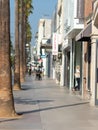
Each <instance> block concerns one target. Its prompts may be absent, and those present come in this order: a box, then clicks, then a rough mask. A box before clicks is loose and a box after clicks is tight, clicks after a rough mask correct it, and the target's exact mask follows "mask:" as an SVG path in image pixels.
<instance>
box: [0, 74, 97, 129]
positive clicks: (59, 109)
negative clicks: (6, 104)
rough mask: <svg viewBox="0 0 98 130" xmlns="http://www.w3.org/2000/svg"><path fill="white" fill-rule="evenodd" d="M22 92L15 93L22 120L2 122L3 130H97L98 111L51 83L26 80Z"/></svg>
mask: <svg viewBox="0 0 98 130" xmlns="http://www.w3.org/2000/svg"><path fill="white" fill-rule="evenodd" d="M22 88H23V90H21V91H14V99H15V108H16V111H17V113H22V114H23V115H22V117H21V118H19V119H12V118H11V119H0V130H97V129H98V108H96V107H91V106H89V102H88V101H84V100H82V99H80V98H79V97H78V96H76V95H74V94H70V93H68V91H67V89H65V88H61V87H59V86H58V85H56V84H55V81H53V80H52V79H48V78H46V79H43V80H41V81H38V80H35V79H34V77H32V76H31V77H28V76H26V82H25V83H24V84H22Z"/></svg>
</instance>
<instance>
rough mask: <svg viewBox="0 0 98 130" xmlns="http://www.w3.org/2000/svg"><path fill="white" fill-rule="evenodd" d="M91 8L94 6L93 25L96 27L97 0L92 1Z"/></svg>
mask: <svg viewBox="0 0 98 130" xmlns="http://www.w3.org/2000/svg"><path fill="white" fill-rule="evenodd" d="M93 8H94V14H93V20H94V25H95V26H96V27H98V0H95V1H94V3H93Z"/></svg>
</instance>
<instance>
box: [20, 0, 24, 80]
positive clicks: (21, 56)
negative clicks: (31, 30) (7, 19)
mask: <svg viewBox="0 0 98 130" xmlns="http://www.w3.org/2000/svg"><path fill="white" fill-rule="evenodd" d="M20 2H21V3H20V4H21V16H20V26H21V29H20V30H21V37H20V39H21V40H20V53H21V55H20V81H21V82H24V81H25V71H24V67H23V66H24V60H23V59H24V58H23V53H24V43H25V41H24V21H23V18H24V10H23V8H24V0H21V1H20Z"/></svg>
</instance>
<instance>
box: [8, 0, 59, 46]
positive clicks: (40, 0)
mask: <svg viewBox="0 0 98 130" xmlns="http://www.w3.org/2000/svg"><path fill="white" fill-rule="evenodd" d="M14 1H15V0H10V14H11V39H12V41H13V42H14V34H15V32H14V25H15V17H14V15H15V11H14V10H15V4H14ZM32 1H33V7H34V10H33V14H31V15H30V16H29V21H30V25H31V28H32V41H31V44H32V45H34V44H35V39H34V37H35V34H36V32H37V31H38V22H39V19H40V18H51V17H52V15H53V12H54V10H55V7H56V5H57V1H58V0H32Z"/></svg>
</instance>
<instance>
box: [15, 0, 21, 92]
mask: <svg viewBox="0 0 98 130" xmlns="http://www.w3.org/2000/svg"><path fill="white" fill-rule="evenodd" d="M14 90H21V84H20V47H19V0H15V69H14Z"/></svg>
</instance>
